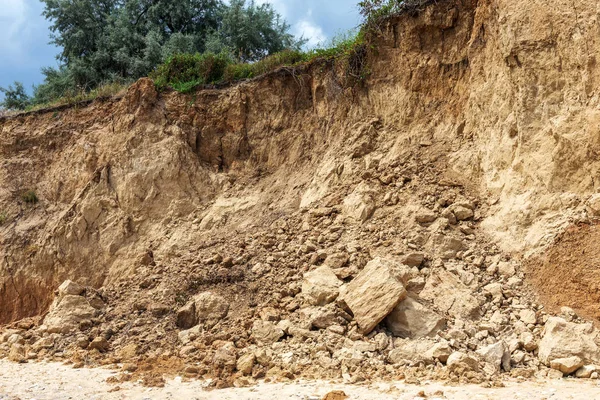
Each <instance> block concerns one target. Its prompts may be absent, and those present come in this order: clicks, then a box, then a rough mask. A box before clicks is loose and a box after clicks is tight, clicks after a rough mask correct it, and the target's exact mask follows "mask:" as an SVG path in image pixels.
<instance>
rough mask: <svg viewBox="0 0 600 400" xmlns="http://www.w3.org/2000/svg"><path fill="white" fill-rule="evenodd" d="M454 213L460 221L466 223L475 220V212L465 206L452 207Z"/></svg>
mask: <svg viewBox="0 0 600 400" xmlns="http://www.w3.org/2000/svg"><path fill="white" fill-rule="evenodd" d="M452 212H453V214H454V216H455V217H456V219H457V220H458V221H465V220H467V219H471V218H473V215H474V213H473V210H471V209H470V208H467V207H463V206H460V205H458V206H455V207H452Z"/></svg>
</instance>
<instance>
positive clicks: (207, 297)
mask: <svg viewBox="0 0 600 400" xmlns="http://www.w3.org/2000/svg"><path fill="white" fill-rule="evenodd" d="M228 312H229V304H228V303H227V301H226V300H225V299H224V298H223V297H221V296H219V295H216V294H214V293H211V292H203V293H200V294H198V295H196V296H194V298H193V299H192V300H190V301H189V302H188V303H187V304H186V305H185V306H183V307H182V308H180V309H179V310H178V311H177V326H179V327H180V328H182V329H189V328H191V327H193V326H195V325H197V324H198V323H205V324H207V325H209V326H213V325H215V324H216V323H217V322H218V321H219V320H221V319H223V318H225V317H226V316H227V314H228Z"/></svg>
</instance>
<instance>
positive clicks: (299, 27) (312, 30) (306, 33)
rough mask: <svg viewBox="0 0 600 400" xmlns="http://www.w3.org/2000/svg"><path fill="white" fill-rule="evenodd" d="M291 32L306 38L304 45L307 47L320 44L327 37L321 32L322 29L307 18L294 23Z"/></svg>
mask: <svg viewBox="0 0 600 400" xmlns="http://www.w3.org/2000/svg"><path fill="white" fill-rule="evenodd" d="M293 33H294V34H295V35H296V36H303V37H304V38H305V39H308V42H307V43H306V46H308V47H309V48H310V47H315V46H317V45H319V44H322V43H323V42H325V40H326V39H327V35H325V32H323V29H322V28H321V27H320V26H318V25H316V24H314V23H313V22H311V21H309V20H308V19H302V20H300V21H298V22H297V23H296V24H295V25H294V28H293Z"/></svg>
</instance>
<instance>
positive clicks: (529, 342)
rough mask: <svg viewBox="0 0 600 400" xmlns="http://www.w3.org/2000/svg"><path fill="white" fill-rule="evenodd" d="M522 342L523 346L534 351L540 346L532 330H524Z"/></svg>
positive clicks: (521, 337)
mask: <svg viewBox="0 0 600 400" xmlns="http://www.w3.org/2000/svg"><path fill="white" fill-rule="evenodd" d="M520 339H521V343H523V348H524V349H525V350H526V351H534V350H535V349H537V348H538V345H537V342H536V341H535V337H534V336H533V334H532V333H531V332H523V333H521V336H520Z"/></svg>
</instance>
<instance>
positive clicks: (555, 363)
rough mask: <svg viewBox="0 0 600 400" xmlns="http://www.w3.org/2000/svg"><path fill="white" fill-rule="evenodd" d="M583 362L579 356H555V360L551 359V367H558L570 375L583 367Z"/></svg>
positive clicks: (557, 368)
mask: <svg viewBox="0 0 600 400" xmlns="http://www.w3.org/2000/svg"><path fill="white" fill-rule="evenodd" d="M583 364H584V363H583V360H582V359H581V358H579V357H577V356H571V357H566V358H555V359H554V360H552V361H550V368H552V369H556V370H558V371H560V372H562V373H563V374H565V375H569V374H572V373H573V372H575V371H577V370H578V369H579V368H581V367H583ZM590 375H591V373H590Z"/></svg>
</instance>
